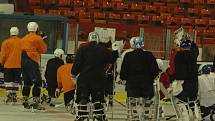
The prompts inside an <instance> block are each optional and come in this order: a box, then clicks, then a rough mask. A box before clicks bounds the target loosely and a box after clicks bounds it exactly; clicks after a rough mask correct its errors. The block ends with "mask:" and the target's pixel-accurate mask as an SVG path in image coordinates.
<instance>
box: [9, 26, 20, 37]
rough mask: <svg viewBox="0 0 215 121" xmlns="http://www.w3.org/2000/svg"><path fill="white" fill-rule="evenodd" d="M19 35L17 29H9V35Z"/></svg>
mask: <svg viewBox="0 0 215 121" xmlns="http://www.w3.org/2000/svg"><path fill="white" fill-rule="evenodd" d="M18 34H19V29H18V28H17V27H11V28H10V35H11V36H13V35H18Z"/></svg>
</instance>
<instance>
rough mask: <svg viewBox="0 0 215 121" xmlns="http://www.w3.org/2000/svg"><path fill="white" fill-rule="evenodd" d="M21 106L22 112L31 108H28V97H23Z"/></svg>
mask: <svg viewBox="0 0 215 121" xmlns="http://www.w3.org/2000/svg"><path fill="white" fill-rule="evenodd" d="M22 105H23V107H24V110H25V109H27V110H28V109H31V106H30V104H29V102H28V97H26V96H24V97H23V102H22Z"/></svg>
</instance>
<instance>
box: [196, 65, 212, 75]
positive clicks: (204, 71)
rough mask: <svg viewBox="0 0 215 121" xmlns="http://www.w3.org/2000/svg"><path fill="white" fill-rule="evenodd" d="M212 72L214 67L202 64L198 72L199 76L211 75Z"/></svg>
mask: <svg viewBox="0 0 215 121" xmlns="http://www.w3.org/2000/svg"><path fill="white" fill-rule="evenodd" d="M211 71H212V67H211V66H210V65H208V64H202V65H200V66H199V69H198V72H199V74H210V72H211Z"/></svg>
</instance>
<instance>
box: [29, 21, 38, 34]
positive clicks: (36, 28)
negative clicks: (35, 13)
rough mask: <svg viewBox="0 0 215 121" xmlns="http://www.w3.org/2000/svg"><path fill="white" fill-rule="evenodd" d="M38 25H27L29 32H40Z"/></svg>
mask: <svg viewBox="0 0 215 121" xmlns="http://www.w3.org/2000/svg"><path fill="white" fill-rule="evenodd" d="M38 27H39V26H38V24H37V23H36V22H29V23H28V25H27V29H28V31H29V32H36V31H37V30H38Z"/></svg>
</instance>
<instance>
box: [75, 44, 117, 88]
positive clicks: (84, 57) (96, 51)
mask: <svg viewBox="0 0 215 121" xmlns="http://www.w3.org/2000/svg"><path fill="white" fill-rule="evenodd" d="M117 57H118V52H117V51H113V52H112V51H109V50H107V49H106V48H105V47H102V46H100V45H98V44H96V43H95V42H90V43H89V44H88V45H87V46H84V47H82V48H81V49H80V50H79V51H78V53H77V55H76V58H75V62H74V65H73V68H72V74H73V75H76V76H77V75H78V74H79V76H78V79H77V86H78V88H79V87H81V88H93V89H96V90H100V89H104V86H105V85H104V80H105V70H104V68H105V66H106V64H108V63H114V62H115V61H116V59H117Z"/></svg>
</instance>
